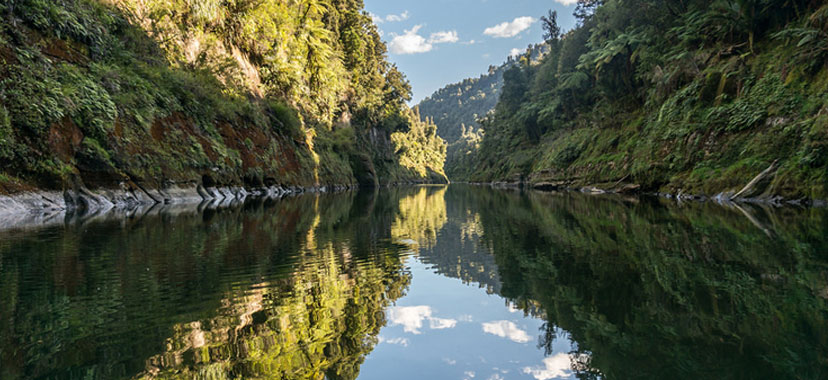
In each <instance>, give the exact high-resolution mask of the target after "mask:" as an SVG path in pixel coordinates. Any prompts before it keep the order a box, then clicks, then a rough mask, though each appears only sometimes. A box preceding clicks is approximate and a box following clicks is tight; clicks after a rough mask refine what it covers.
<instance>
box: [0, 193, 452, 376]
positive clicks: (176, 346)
mask: <svg viewBox="0 0 828 380" xmlns="http://www.w3.org/2000/svg"><path fill="white" fill-rule="evenodd" d="M435 191H436V192H440V191H445V190H444V189H443V190H440V189H425V188H423V189H422V190H417V189H415V191H413V192H411V193H407V194H399V193H392V194H383V193H379V194H358V195H357V194H340V195H308V196H302V197H297V198H291V199H284V200H281V201H278V202H275V203H274V202H273V201H265V200H260V201H254V202H249V203H247V204H245V205H244V206H243V207H241V208H230V209H218V210H211V211H210V212H203V213H198V212H196V211H195V210H191V209H185V210H178V211H175V212H159V213H150V214H148V215H142V216H140V217H135V218H131V219H125V220H121V219H118V220H117V221H116V222H112V221H91V222H88V223H86V224H84V225H78V224H67V225H65V226H60V227H49V228H46V229H41V230H34V231H18V232H8V231H7V232H4V233H2V234H3V239H2V241H3V243H2V244H0V257H2V267H0V297H2V304H0V324H2V327H0V329H2V330H0V344H1V346H0V347H2V348H0V350H2V351H0V360H2V363H3V365H2V373H0V377H2V378H4V379H6V378H10V379H14V378H52V377H60V378H100V379H111V378H127V377H139V378H148V379H149V378H157V379H175V378H210V379H235V378H253V379H255V378H308V379H321V378H329V379H354V378H356V377H357V375H358V373H359V366H360V364H361V363H362V362H363V360H364V358H365V356H366V354H367V353H369V352H370V351H371V350H372V348H373V347H374V346H375V345H376V344H377V336H378V333H379V330H380V328H381V327H382V326H383V325H385V323H386V321H385V315H384V309H385V308H386V307H387V306H388V305H389V303H390V302H393V301H394V300H396V299H398V298H399V297H401V296H402V295H403V294H404V293H405V291H406V289H407V287H408V285H409V283H410V281H411V278H410V274H409V273H408V272H407V271H406V269H405V263H404V256H403V255H402V254H403V253H405V252H407V251H409V250H410V248H408V247H407V246H406V245H400V244H397V243H395V241H398V240H401V239H416V240H417V241H423V242H427V241H433V240H434V238H435V236H436V235H435V234H436V230H438V229H439V228H440V223H444V221H445V206H444V204H443V205H442V211H441V207H439V206H440V202H436V201H434V200H433V199H437V198H435V197H438V198H439V197H440V196H441V195H440V196H438V195H435ZM440 199H441V198H440ZM420 205H425V206H429V208H428V210H427V211H425V212H419V211H417V210H416V208H417V207H418V206H420Z"/></svg>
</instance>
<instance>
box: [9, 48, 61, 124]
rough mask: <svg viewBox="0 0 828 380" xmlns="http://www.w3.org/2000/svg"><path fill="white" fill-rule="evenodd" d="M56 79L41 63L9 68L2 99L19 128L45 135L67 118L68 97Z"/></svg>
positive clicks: (13, 121) (12, 120)
mask: <svg viewBox="0 0 828 380" xmlns="http://www.w3.org/2000/svg"><path fill="white" fill-rule="evenodd" d="M54 77H55V74H54V72H52V71H50V70H47V69H45V68H44V66H43V65H41V64H39V63H38V62H29V64H27V65H25V66H24V65H14V66H10V67H8V76H7V77H6V78H5V79H3V80H2V82H0V99H2V100H3V104H4V105H5V107H6V109H7V111H8V114H9V116H10V118H11V122H12V125H14V126H15V128H19V129H20V130H25V131H27V132H29V133H31V134H33V135H35V136H42V135H43V134H44V133H45V132H46V130H47V129H48V128H49V126H50V125H51V124H52V123H54V122H56V121H58V120H60V119H61V118H63V116H64V115H65V114H66V103H65V100H66V97H65V96H64V94H63V92H62V91H61V86H60V84H59V82H58V81H57V80H56V79H54Z"/></svg>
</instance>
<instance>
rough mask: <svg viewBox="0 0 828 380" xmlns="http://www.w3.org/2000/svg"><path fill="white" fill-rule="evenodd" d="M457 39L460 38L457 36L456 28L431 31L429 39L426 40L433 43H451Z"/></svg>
mask: <svg viewBox="0 0 828 380" xmlns="http://www.w3.org/2000/svg"><path fill="white" fill-rule="evenodd" d="M457 41H460V38H459V37H457V31H456V30H451V31H445V32H437V33H432V34H431V37H429V39H428V42H430V43H433V44H445V43H450V44H453V43H455V42H457Z"/></svg>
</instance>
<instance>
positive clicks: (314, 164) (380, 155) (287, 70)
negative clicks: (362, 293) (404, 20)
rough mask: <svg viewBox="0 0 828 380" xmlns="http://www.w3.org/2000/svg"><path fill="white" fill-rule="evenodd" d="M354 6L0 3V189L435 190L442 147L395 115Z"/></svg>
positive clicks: (153, 192) (156, 196) (398, 80)
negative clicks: (410, 186)
mask: <svg viewBox="0 0 828 380" xmlns="http://www.w3.org/2000/svg"><path fill="white" fill-rule="evenodd" d="M361 9H362V4H361V2H359V1H334V2H332V3H330V4H329V3H322V2H318V1H315V0H303V1H290V2H282V1H275V0H274V1H260V2H244V1H242V2H236V3H234V4H233V5H232V6H231V5H227V4H223V3H220V2H211V1H205V2H196V3H193V4H191V2H186V1H166V0H148V1H141V2H132V1H123V0H70V1H64V2H59V3H55V2H51V1H43V0H14V1H9V2H5V3H4V4H2V5H0V14H1V15H2V21H0V62H2V63H3V64H2V66H0V100H1V101H2V103H0V193H2V194H6V195H14V194H18V195H19V194H20V193H22V192H27V191H29V192H30V191H35V190H53V191H57V192H58V193H60V192H61V191H64V190H69V191H70V192H73V195H74V196H77V195H83V194H82V192H79V191H80V190H84V189H86V190H91V191H92V192H94V193H95V194H96V195H100V196H106V195H105V194H104V192H105V191H110V192H113V191H114V192H118V193H119V194H129V193H140V194H143V197H144V198H148V199H150V200H154V201H159V200H160V201H164V199H165V198H176V197H175V196H172V195H173V193H174V192H175V189H187V193H188V194H189V195H190V196H193V194H195V196H201V197H203V196H204V193H205V191H206V193H207V195H210V190H209V189H211V188H213V189H222V188H224V189H245V192H247V193H250V192H255V191H261V192H268V191H271V192H272V191H274V189H276V190H278V189H281V190H282V191H283V190H285V189H294V190H296V189H299V188H304V189H323V188H324V189H331V188H344V187H353V186H358V185H373V186H375V185H380V184H392V183H401V182H434V181H438V182H445V181H446V179H445V175H444V174H443V169H442V164H443V160H444V157H445V147H444V144H443V143H442V140H441V139H439V137H436V132H435V131H434V130H433V129H435V128H432V127H433V126H432V125H430V124H428V123H423V122H421V121H420V120H419V115H416V114H415V113H414V112H411V111H410V110H408V108H407V107H406V106H405V99H406V98H407V97H408V96H409V95H408V94H409V93H410V87H409V86H408V84H407V82H405V80H404V77H403V76H402V75H401V74H400V73H399V72H398V71H397V70H396V68H395V67H394V66H393V65H391V64H390V63H388V62H387V60H386V58H385V46H384V44H383V43H382V42H381V40H379V37H378V35H377V33H376V28H375V26H374V25H373V24H372V23H371V21H370V18H369V17H368V16H365V15H363V14H362V13H361ZM421 150H431V151H429V152H424V151H421ZM410 157H417V159H413V160H412V159H410ZM199 186H201V187H203V189H204V190H205V191H202V192H197V187H199ZM84 191H85V190H84ZM237 192H238V191H237V190H233V191H231V193H234V194H235V193H237ZM277 192H278V191H277ZM165 193H166V194H167V195H170V196H165ZM214 195H215V194H214ZM50 198H51V197H50ZM115 198H117V197H115ZM137 198H140V197H137ZM109 200H110V201H112V200H114V198H113V197H110V198H109ZM57 203H59V202H57Z"/></svg>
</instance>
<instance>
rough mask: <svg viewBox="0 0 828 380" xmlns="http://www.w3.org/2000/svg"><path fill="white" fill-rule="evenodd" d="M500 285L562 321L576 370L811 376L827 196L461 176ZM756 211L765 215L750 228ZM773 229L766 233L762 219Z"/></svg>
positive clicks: (822, 307)
mask: <svg viewBox="0 0 828 380" xmlns="http://www.w3.org/2000/svg"><path fill="white" fill-rule="evenodd" d="M468 191H471V192H472V193H473V194H475V195H474V196H475V197H476V198H477V199H478V200H477V207H476V209H477V210H478V211H479V213H480V216H481V221H482V224H483V229H484V231H485V233H484V236H485V243H486V244H487V245H488V246H489V248H490V249H491V251H492V252H493V254H494V257H495V259H496V261H497V264H498V270H499V273H500V277H501V280H502V292H501V294H502V295H503V296H505V297H507V298H509V299H511V300H513V302H515V303H516V304H518V305H521V307H522V308H523V309H524V310H526V311H527V312H528V313H531V314H536V313H537V312H538V308H536V307H535V306H534V305H536V304H537V305H539V310H540V312H541V314H540V315H541V316H542V317H544V318H545V319H546V320H547V321H548V323H547V324H546V327H545V331H543V332H542V334H541V336H540V342H539V343H540V344H539V346H540V347H541V348H543V349H545V350H546V352H547V354H550V353H552V351H553V350H552V344H553V343H554V341H555V340H556V339H558V338H559V337H560V336H559V334H558V331H559V330H558V328H563V329H565V330H566V331H568V332H569V335H570V338H571V339H572V340H573V341H574V342H576V344H577V347H578V348H579V349H578V351H577V352H575V353H573V355H572V358H573V369H574V370H575V371H576V372H577V373H578V375H579V377H580V378H593V377H595V376H598V375H603V376H606V377H607V378H666V377H674V378H675V377H678V378H699V377H706V378H817V377H821V376H824V375H825V373H826V370H828V363H826V357H828V356H826V354H828V350H826V347H828V345H826V343H828V325H827V324H826V317H828V305H826V299H825V289H826V288H827V286H828V281H826V276H825V274H826V273H828V272H826V270H827V269H828V265H826V261H825V257H824V253H825V252H828V240H827V239H826V236H828V229H826V227H828V226H826V220H828V219H826V214H825V210H804V211H803V210H793V209H783V210H768V209H762V208H758V207H752V206H742V209H744V208H750V209H751V210H752V211H751V212H753V213H754V217H753V218H751V219H753V220H751V219H749V218H745V217H744V214H743V210H738V209H729V208H726V207H720V206H717V205H711V204H686V205H684V206H683V207H675V206H670V207H667V206H665V205H664V204H661V202H659V201H650V200H646V199H645V200H623V199H620V198H607V197H588V196H580V195H578V194H565V195H560V194H558V195H550V194H540V193H528V194H513V193H506V192H491V191H481V190H475V189H471V190H468ZM757 221H762V223H763V225H764V226H765V227H767V228H757V226H756V223H757ZM768 230H772V231H774V233H773V234H768V233H767V231H768Z"/></svg>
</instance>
